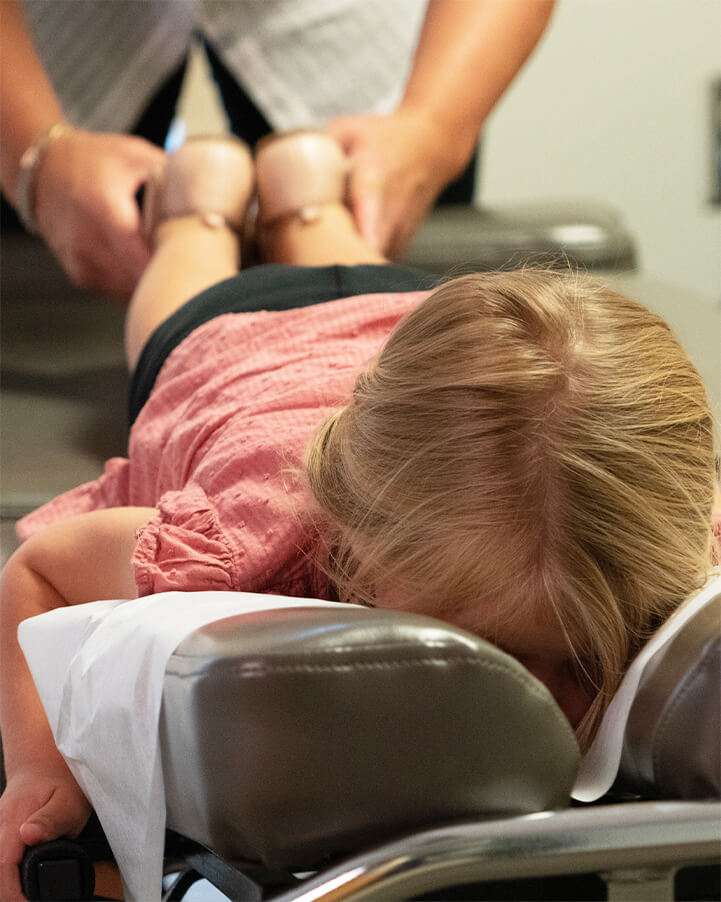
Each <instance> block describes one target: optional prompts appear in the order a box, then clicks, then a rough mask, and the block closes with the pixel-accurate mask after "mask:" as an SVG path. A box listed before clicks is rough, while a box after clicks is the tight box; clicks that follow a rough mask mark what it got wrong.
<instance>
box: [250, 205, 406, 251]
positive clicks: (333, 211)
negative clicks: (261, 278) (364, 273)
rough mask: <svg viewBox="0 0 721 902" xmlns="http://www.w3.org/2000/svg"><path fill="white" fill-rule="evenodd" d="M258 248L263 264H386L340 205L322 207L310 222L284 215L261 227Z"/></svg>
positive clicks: (298, 217)
mask: <svg viewBox="0 0 721 902" xmlns="http://www.w3.org/2000/svg"><path fill="white" fill-rule="evenodd" d="M261 249H262V253H263V259H264V261H265V262H266V263H290V264H294V265H296V266H330V265H332V264H334V263H338V264H345V265H347V266H352V265H355V264H359V263H387V262H388V260H387V259H386V258H385V257H384V256H383V255H382V254H380V253H378V251H376V250H375V248H373V247H371V245H370V244H368V243H367V242H366V241H365V240H364V239H363V238H362V237H361V235H360V233H359V232H358V230H357V228H356V226H355V222H354V220H353V217H352V215H351V213H350V211H349V210H348V208H347V207H345V206H344V205H343V204H340V203H338V204H325V205H324V206H322V207H321V208H320V209H319V211H318V218H317V219H315V220H313V221H311V222H304V221H303V220H302V219H301V217H300V216H284V217H282V218H280V219H277V220H275V221H274V222H271V223H269V224H268V225H265V226H263V227H262V231H261Z"/></svg>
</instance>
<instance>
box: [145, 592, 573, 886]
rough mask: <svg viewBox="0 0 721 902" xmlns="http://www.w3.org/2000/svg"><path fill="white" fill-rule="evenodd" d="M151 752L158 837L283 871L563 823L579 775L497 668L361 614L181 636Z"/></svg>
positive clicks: (550, 726) (566, 736) (456, 634)
mask: <svg viewBox="0 0 721 902" xmlns="http://www.w3.org/2000/svg"><path fill="white" fill-rule="evenodd" d="M161 750H162V760H163V767H164V774H165V785H166V795H167V803H168V826H169V827H170V828H172V829H174V830H176V831H178V832H180V833H182V834H184V835H186V836H188V837H190V838H191V839H195V840H197V841H198V842H201V843H203V844H204V845H206V846H209V847H210V848H212V849H214V850H215V851H216V852H218V853H219V854H221V855H223V856H225V857H226V858H228V859H233V860H236V861H237V860H241V859H242V860H247V861H255V862H260V863H262V864H263V865H265V866H266V867H270V868H291V869H296V870H299V869H300V870H302V869H306V868H310V867H313V866H314V865H316V864H317V863H319V862H321V861H322V860H323V859H325V858H327V857H328V856H332V855H337V854H344V853H347V852H349V851H354V850H356V849H357V848H358V847H359V846H360V845H361V844H367V843H369V842H374V841H378V840H381V839H384V838H386V837H387V836H388V835H391V834H397V833H398V832H400V831H405V830H411V829H414V828H417V827H419V826H423V827H428V826H431V825H436V824H439V823H442V822H446V821H449V820H457V819H461V818H469V817H472V818H478V817H494V816H499V815H505V814H517V813H527V812H532V811H539V810H544V809H549V808H555V807H560V806H565V805H566V804H567V803H568V799H569V796H570V790H571V786H572V784H573V780H574V776H575V773H576V769H577V765H578V758H579V752H578V746H577V744H576V740H575V737H574V734H573V732H572V730H571V728H570V726H569V724H568V722H567V721H566V719H565V717H564V716H563V714H562V713H561V711H560V709H559V708H558V707H557V705H556V704H555V702H554V700H553V698H552V697H551V695H550V694H549V693H548V691H547V690H546V689H545V687H544V686H543V685H542V684H541V683H539V682H538V681H537V680H535V679H534V678H533V677H532V676H531V675H530V674H529V673H528V672H527V671H526V670H525V669H524V668H523V667H522V666H521V665H520V664H519V663H518V662H517V661H515V660H514V659H513V658H511V657H509V656H508V655H506V654H504V653H503V652H501V651H499V650H498V649H497V648H495V647H494V646H492V645H490V644H488V643H486V642H484V641H483V640H481V639H478V638H476V637H475V636H472V635H470V634H469V633H466V632H464V631H462V630H458V629H455V628H453V627H450V626H446V625H445V624H443V623H440V622H438V621H435V620H432V619H430V618H426V617H420V616H416V615H411V614H402V613H396V612H390V611H380V610H368V609H365V608H360V607H359V608H337V609H321V608H288V609H282V610H277V611H268V612H263V613H262V614H250V615H243V616H238V617H232V618H228V619H227V620H223V621H219V622H217V623H215V624H211V625H210V626H208V627H205V628H203V629H200V630H198V631H196V632H195V633H193V634H191V635H190V636H189V637H188V638H187V639H186V640H184V641H183V643H182V644H181V645H180V646H179V647H178V649H177V650H176V651H175V653H174V654H173V655H172V657H171V659H170V661H169V663H168V667H167V670H166V677H165V685H164V696H163V707H162V712H161Z"/></svg>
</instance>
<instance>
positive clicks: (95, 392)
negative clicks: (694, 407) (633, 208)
mask: <svg viewBox="0 0 721 902" xmlns="http://www.w3.org/2000/svg"><path fill="white" fill-rule="evenodd" d="M564 257H565V258H567V259H568V260H569V262H570V263H571V264H572V265H575V266H579V267H581V268H582V269H586V270H589V271H592V272H598V273H600V274H604V275H611V276H614V278H615V277H618V278H619V282H620V285H621V287H622V288H623V289H626V290H627V291H628V292H629V293H630V294H632V295H634V296H637V297H639V299H640V300H642V301H643V302H644V303H646V304H647V305H648V306H650V307H652V308H653V309H655V310H657V311H658V312H659V313H661V314H662V315H664V316H665V317H666V318H667V319H668V320H669V321H670V323H671V324H672V326H673V327H674V329H676V331H677V334H678V335H679V337H680V338H681V340H682V341H683V342H684V344H685V346H686V347H687V350H688V351H689V353H690V354H691V356H692V358H693V359H694V361H695V363H696V365H697V366H698V367H699V369H700V371H701V373H702V375H703V376H704V378H705V380H706V384H707V386H708V387H709V390H710V392H711V394H712V396H713V398H714V402H715V403H716V405H717V408H718V409H721V376H720V374H719V367H720V364H719V353H718V347H719V324H720V323H721V313H720V311H719V310H718V309H714V308H712V307H710V306H709V305H708V304H706V305H704V304H703V303H702V302H700V301H699V300H698V299H696V298H693V297H691V296H689V295H688V293H686V292H683V291H681V290H680V289H676V288H673V287H671V286H668V285H663V284H660V283H657V282H653V281H650V280H648V279H647V278H646V277H644V276H642V275H640V274H639V273H638V269H637V259H636V248H635V246H634V241H633V238H632V236H631V235H630V234H629V232H628V230H627V228H626V226H625V225H624V223H623V220H622V218H621V217H620V215H619V214H618V212H617V211H615V210H613V209H611V208H609V207H608V206H607V205H603V204H600V203H597V202H591V201H558V202H554V203H542V204H541V203H535V204H528V205H519V206H509V207H503V208H497V209H476V208H474V207H469V206H459V207H446V208H441V209H438V210H436V211H435V212H434V213H433V215H432V216H431V217H430V219H429V220H428V221H427V222H426V224H425V225H424V226H423V227H422V228H421V229H420V231H419V232H418V234H417V235H416V238H415V240H414V242H413V245H412V246H411V248H410V249H409V251H408V253H407V256H406V262H408V263H411V264H413V265H417V266H420V267H423V268H426V269H428V270H430V271H433V272H438V273H441V274H444V275H449V276H453V275H460V274H462V273H464V272H471V271H474V270H477V269H486V270H487V269H494V268H498V267H508V266H513V265H520V264H521V263H523V262H525V261H527V260H530V261H532V262H536V263H538V262H548V261H553V262H556V263H561V262H562V260H563V259H564ZM0 301H1V306H0V309H1V312H2V335H1V340H2V346H1V364H2V371H1V374H2V383H1V386H0V387H1V395H0V402H1V407H0V426H1V433H0V515H1V518H2V519H1V524H0V526H1V532H0V539H1V544H2V549H1V551H2V554H1V555H0V562H4V560H5V559H6V558H7V556H8V555H9V554H10V553H11V552H12V550H13V549H14V548H15V547H16V540H15V537H14V529H13V524H14V521H15V520H16V519H17V518H18V517H20V516H22V515H23V514H24V513H26V512H27V511H29V510H32V509H33V508H35V507H37V506H38V505H40V504H42V503H43V502H44V501H46V500H48V499H49V498H51V497H53V496H54V495H56V494H58V493H60V492H62V491H64V490H66V489H68V488H71V487H72V486H74V485H77V484H78V483H81V482H84V481H87V480H90V479H94V478H95V477H96V476H97V475H98V474H99V473H100V471H101V468H102V464H103V462H104V461H105V460H106V459H107V458H108V457H111V456H113V455H118V454H119V455H122V454H124V453H125V448H126V414H125V404H126V392H127V375H126V373H125V364H124V357H123V346H122V335H123V317H124V306H123V304H122V303H120V302H117V301H109V300H108V299H106V298H102V297H99V296H93V295H89V294H87V293H85V292H82V291H80V290H78V289H76V288H74V287H73V286H72V285H70V284H69V283H68V281H67V279H66V278H65V276H64V274H63V272H62V271H61V269H60V267H59V266H58V265H57V264H56V263H55V261H54V260H53V258H52V256H51V255H50V253H49V252H48V251H47V249H46V248H45V246H44V245H43V243H42V242H40V241H38V240H37V239H35V238H31V237H29V236H27V235H24V234H22V233H15V232H7V233H6V234H3V235H2V258H1V260H0Z"/></svg>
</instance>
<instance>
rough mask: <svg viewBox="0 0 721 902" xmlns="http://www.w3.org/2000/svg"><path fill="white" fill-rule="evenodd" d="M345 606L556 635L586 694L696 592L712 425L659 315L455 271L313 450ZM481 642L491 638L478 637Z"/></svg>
mask: <svg viewBox="0 0 721 902" xmlns="http://www.w3.org/2000/svg"><path fill="white" fill-rule="evenodd" d="M306 469H307V474H308V479H309V482H310V487H311V491H312V493H313V495H314V496H315V499H316V501H317V502H318V504H319V506H320V509H321V511H322V513H323V515H324V517H325V518H326V520H327V524H328V530H329V536H328V540H327V541H328V548H329V549H330V553H329V560H328V569H329V574H330V576H331V579H332V580H333V582H334V584H335V586H336V587H337V592H338V595H339V597H340V598H341V599H342V600H346V601H357V602H360V603H365V604H373V603H374V598H375V593H376V587H377V586H378V585H379V584H385V585H388V584H395V585H400V586H404V587H406V588H407V589H408V590H409V591H412V592H413V594H414V610H420V611H425V612H427V613H429V614H431V615H433V616H437V617H441V618H446V619H449V620H451V621H453V620H454V617H455V618H456V619H457V618H458V616H459V615H460V613H461V612H464V611H465V612H468V611H470V612H471V621H469V628H472V611H473V606H474V605H482V604H484V602H485V601H487V600H489V599H493V600H494V602H500V610H501V611H502V612H503V614H504V616H507V617H509V618H519V617H523V616H524V612H528V611H529V610H533V611H535V612H539V611H540V612H542V613H543V614H544V616H548V617H555V618H557V620H558V622H559V623H560V624H561V625H562V629H563V630H564V632H565V634H566V637H567V639H568V640H569V642H570V643H571V645H572V648H573V649H574V654H575V656H576V658H577V660H578V662H579V664H580V666H581V667H582V668H583V669H584V671H585V672H586V674H587V676H588V678H589V679H590V680H591V682H592V684H593V686H594V687H595V689H596V692H597V694H596V700H595V701H594V703H593V704H592V707H591V711H590V712H589V714H588V715H587V717H586V718H585V719H584V723H583V724H582V726H581V730H580V734H579V738H580V740H581V742H582V744H583V745H585V744H587V742H588V741H589V739H590V737H591V735H592V734H593V732H594V731H595V728H596V726H597V723H598V720H599V719H600V716H601V714H602V712H603V710H604V709H605V706H606V704H607V702H608V700H609V699H610V697H611V695H612V694H613V692H614V691H615V689H616V688H617V685H618V682H619V680H620V678H621V676H622V675H623V672H624V670H625V668H626V667H627V665H628V663H629V661H630V659H631V658H632V657H633V655H634V654H635V653H636V652H637V650H638V648H639V647H640V645H641V644H642V643H643V642H644V641H645V640H646V638H647V637H648V636H649V635H650V634H651V633H652V632H653V630H654V629H656V627H657V626H658V625H659V624H660V623H661V622H662V621H663V620H664V619H665V618H666V617H668V615H669V614H670V613H671V612H672V611H673V610H674V609H675V608H676V607H677V606H678V605H679V604H680V603H681V602H682V601H683V600H684V599H685V598H686V597H687V596H688V595H689V594H690V593H691V592H692V591H693V590H694V589H695V588H697V587H698V586H699V585H700V584H701V583H702V582H703V580H704V578H705V574H706V573H707V571H708V568H709V566H710V556H711V508H712V504H713V495H714V484H715V477H714V424H713V418H712V416H711V413H710V410H709V406H708V402H707V399H706V394H705V391H704V388H703V384H702V382H701V379H700V377H699V375H698V373H697V372H696V370H695V369H694V367H693V366H692V365H691V363H690V362H689V360H688V358H687V357H686V355H685V353H684V351H683V350H682V348H681V347H680V345H679V344H678V342H677V341H676V339H675V338H674V336H673V335H672V333H671V331H670V329H669V327H668V326H667V325H666V323H665V322H664V321H663V320H662V319H661V318H660V317H658V316H656V315H654V314H652V313H650V312H649V311H648V310H646V309H645V308H643V307H641V306H640V305H638V304H636V303H635V302H633V301H631V300H629V299H627V298H626V297H624V296H622V295H620V294H618V293H616V292H614V291H612V290H611V289H610V288H609V287H608V286H607V285H605V284H604V283H601V282H599V281H596V280H594V279H591V278H589V277H587V276H583V275H579V274H575V273H561V272H558V271H553V270H551V271H545V270H541V271H539V270H524V271H518V272H501V273H486V274H477V275H471V276H464V277H462V278H459V279H455V280H453V281H450V282H448V283H446V284H445V285H443V286H442V287H441V288H439V289H438V290H437V291H435V293H434V294H433V295H431V296H430V297H429V298H428V299H427V300H426V301H425V302H424V303H423V304H422V305H421V306H420V307H418V308H417V309H416V310H414V311H413V312H412V313H411V314H410V315H408V316H407V317H406V318H405V319H404V320H403V321H402V322H401V323H400V324H399V326H398V327H397V328H396V330H395V331H394V333H393V334H392V335H391V336H390V338H389V339H388V341H387V343H386V345H385V347H384V348H383V349H382V351H381V352H380V354H379V356H378V357H377V358H376V359H375V360H374V361H373V362H372V363H371V364H370V365H369V367H368V368H367V370H366V371H365V372H364V373H362V374H361V375H360V376H359V377H358V379H357V382H356V385H355V390H354V393H353V399H352V402H351V403H350V404H349V405H348V406H347V407H345V408H343V409H342V410H340V411H338V412H336V413H334V414H333V415H331V416H330V417H329V418H328V419H327V420H326V421H325V422H324V423H323V425H322V426H321V428H320V429H319V430H318V432H317V434H316V435H315V437H314V440H313V442H312V443H311V445H310V447H309V448H308V451H307V454H306ZM488 638H490V639H491V641H492V637H488Z"/></svg>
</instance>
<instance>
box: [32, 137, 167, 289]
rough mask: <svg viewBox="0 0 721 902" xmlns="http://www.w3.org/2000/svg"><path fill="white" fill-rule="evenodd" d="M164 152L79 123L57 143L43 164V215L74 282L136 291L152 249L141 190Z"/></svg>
mask: <svg viewBox="0 0 721 902" xmlns="http://www.w3.org/2000/svg"><path fill="white" fill-rule="evenodd" d="M164 158H165V154H164V153H163V151H162V150H160V149H159V148H158V147H155V146H154V145H152V144H150V143H148V142H147V141H145V140H143V139H142V138H135V137H129V136H126V135H111V134H95V133H92V132H86V131H80V130H77V131H76V130H73V131H71V132H69V133H67V134H66V135H63V136H62V137H60V138H58V139H57V140H56V141H55V142H54V143H53V144H51V145H50V147H49V148H48V150H47V152H46V154H45V156H44V158H43V160H42V162H41V164H40V166H39V168H38V172H37V180H36V183H35V217H36V220H37V223H38V225H39V228H40V232H41V234H42V235H43V237H44V238H45V240H46V241H47V243H48V245H49V246H50V247H51V249H52V250H53V252H54V253H55V255H56V257H57V258H58V260H59V261H60V263H61V264H62V266H63V268H64V269H65V271H66V272H67V274H68V276H69V277H70V278H71V279H72V281H73V282H75V283H76V284H78V285H80V286H81V287H83V288H87V289H93V290H97V291H102V292H107V293H109V294H116V295H123V296H129V295H130V294H131V293H132V291H133V289H134V288H135V285H136V283H137V281H138V279H139V278H140V275H141V273H142V272H143V269H144V268H145V266H146V264H147V262H148V260H149V259H150V254H151V248H150V246H149V244H148V243H147V241H146V240H145V238H144V237H143V235H142V234H141V231H140V213H139V210H138V205H137V202H136V200H135V194H136V192H137V190H138V188H139V187H140V185H141V184H142V183H143V182H144V181H145V180H146V179H147V177H148V175H149V174H150V173H151V172H152V171H153V170H154V169H155V168H156V167H157V166H159V165H161V164H162V162H163V160H164Z"/></svg>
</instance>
